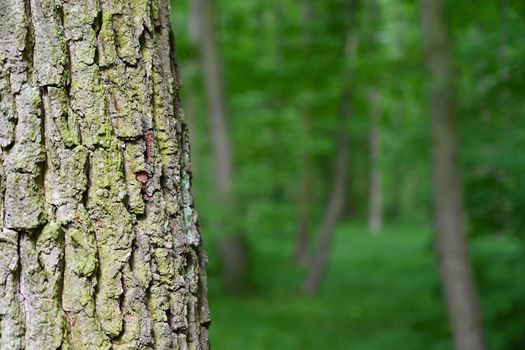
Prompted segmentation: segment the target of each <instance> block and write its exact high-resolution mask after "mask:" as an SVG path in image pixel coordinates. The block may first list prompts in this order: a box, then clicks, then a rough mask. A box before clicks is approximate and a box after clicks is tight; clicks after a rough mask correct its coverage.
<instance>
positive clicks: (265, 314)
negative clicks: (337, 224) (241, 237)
mask: <svg viewBox="0 0 525 350" xmlns="http://www.w3.org/2000/svg"><path fill="white" fill-rule="evenodd" d="M431 242H432V239H431V234H430V232H429V230H427V229H424V228H423V229H422V228H418V227H416V228H414V227H404V226H397V227H391V228H388V229H386V230H385V231H384V233H383V234H381V235H380V236H371V235H370V234H369V233H368V232H367V230H366V228H365V227H364V226H362V225H345V226H343V227H341V229H340V230H339V231H338V232H337V235H336V238H335V241H334V245H333V250H332V254H331V258H330V263H329V268H328V271H327V273H326V276H325V280H324V284H323V288H322V290H321V292H320V293H319V295H317V296H314V297H305V296H302V295H301V294H300V293H298V291H297V290H298V288H297V286H298V285H300V283H301V280H302V278H303V277H304V271H302V270H301V269H300V268H298V267H297V266H295V264H294V263H293V262H292V260H291V258H290V257H291V256H292V251H293V243H294V241H293V237H281V236H273V237H272V236H265V237H259V238H257V237H254V238H253V241H252V242H250V243H251V244H252V246H253V247H255V248H253V249H252V270H251V279H252V282H253V283H254V288H253V292H251V293H247V294H244V295H229V294H227V293H225V292H224V291H223V290H222V289H221V288H220V287H219V282H218V277H217V275H216V271H215V270H214V268H213V266H212V268H211V273H210V286H211V288H210V305H211V309H212V315H213V324H212V328H211V335H210V337H211V341H212V347H213V349H214V350H235V349H248V350H270V349H272V350H275V349H282V350H295V349H297V350H299V349H301V350H316V349H331V350H337V349H341V350H343V349H345V350H347V349H358V350H367V349H370V350H389V349H400V350H411V349H414V350H416V349H417V350H419V349H435V350H438V349H439V350H445V349H452V345H451V341H450V332H449V328H448V325H447V319H446V313H445V309H444V305H443V301H442V297H441V290H440V287H439V279H438V274H437V270H436V267H435V264H434V258H433V253H432V245H431ZM494 242H496V243H495V244H494ZM498 242H499V243H498ZM501 242H502V241H501V240H498V241H496V240H494V239H491V240H490V241H489V242H486V241H485V243H483V242H482V243H480V244H478V246H479V247H478V248H477V250H476V252H478V251H479V253H478V254H476V256H480V258H479V259H481V260H483V261H487V260H490V259H492V261H493V260H494V259H493V258H494V257H496V258H497V257H501V256H505V257H508V256H516V255H517V254H518V256H519V254H520V252H519V250H517V249H516V246H517V244H515V243H514V242H513V243H501ZM494 247H496V248H494ZM498 247H499V248H498ZM498 249H499V252H500V254H499V255H498V253H497V252H498ZM494 251H496V253H494ZM511 252H514V253H513V254H511ZM212 257H213V255H212ZM511 260H512V259H511ZM497 261H499V260H498V259H497ZM514 263H515V262H513V261H504V262H503V263H502V264H503V265H501V264H499V265H498V263H491V266H500V267H501V266H508V264H514ZM501 269H502V270H505V268H501ZM507 277H508V278H515V277H516V276H514V275H513V276H507ZM507 277H502V276H501V274H500V273H497V272H496V273H494V276H492V277H490V274H489V277H486V278H488V280H487V281H485V282H484V284H487V285H488V286H489V287H493V289H495V290H499V294H497V293H496V294H494V293H486V294H487V295H488V296H487V297H486V298H484V301H485V299H487V303H489V304H490V305H492V304H494V305H497V304H498V303H497V301H499V302H500V304H501V299H504V298H506V295H507V294H505V292H503V293H502V291H501V289H500V288H498V286H497V285H495V284H498V283H505V281H508V278H507ZM488 289H490V288H488ZM516 294H519V293H516ZM521 300H523V298H522V299H521ZM503 304H504V305H505V306H501V305H499V307H500V308H503V309H504V310H503V311H504V312H508V311H509V310H507V309H505V307H507V308H508V305H507V304H508V303H505V302H503ZM514 304H515V303H514ZM514 304H513V305H514ZM488 309H489V311H490V310H493V308H492V307H489V308H488ZM493 313H494V315H492V316H490V317H492V318H494V319H495V320H499V318H501V317H500V316H501V314H502V312H500V311H497V310H496V311H494V310H493ZM489 314H490V312H489ZM489 322H490V320H489ZM511 323H513V324H515V322H511ZM518 326H520V324H518ZM518 326H516V327H515V328H516V331H517V332H518V333H519V332H520V329H519V327H518ZM489 333H490V334H489V335H490V343H491V344H494V346H492V347H491V348H493V349H504V348H505V347H504V345H503V344H508V343H509V342H508V341H507V338H505V336H504V335H502V332H501V331H498V330H495V331H494V332H489ZM513 336H514V337H515V335H513ZM518 336H519V334H518ZM507 348H508V349H510V348H511V347H508V345H507V347H506V348H505V349H507ZM516 349H518V347H516Z"/></svg>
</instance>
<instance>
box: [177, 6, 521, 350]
mask: <svg viewBox="0 0 525 350" xmlns="http://www.w3.org/2000/svg"><path fill="white" fill-rule="evenodd" d="M359 2H360V6H359V7H358V12H357V15H356V17H355V18H356V22H355V23H353V25H354V26H353V27H354V28H356V30H357V32H358V45H357V56H356V57H355V58H354V59H353V60H351V61H349V60H347V59H345V49H346V47H345V45H346V32H347V29H348V25H349V23H348V18H350V16H349V15H348V6H347V5H348V1H347V0H310V1H309V3H310V5H311V15H310V16H306V15H305V7H304V3H305V1H303V0H283V1H277V2H275V1H270V0H261V1H234V0H218V1H216V2H214V5H215V12H214V15H215V22H216V28H215V29H216V37H217V39H218V43H219V47H220V51H221V57H222V59H223V63H224V68H225V84H226V90H227V105H228V121H229V126H230V131H231V135H230V137H231V142H232V145H233V153H234V158H235V167H236V172H235V191H236V195H237V198H238V202H239V203H238V211H237V212H236V213H235V218H234V220H235V222H234V225H235V227H236V229H237V230H239V231H242V232H244V233H245V234H246V236H247V237H246V238H247V240H248V242H249V243H250V244H249V245H250V260H252V261H251V263H252V264H251V266H252V270H251V271H250V276H251V279H252V283H253V286H252V287H253V291H252V292H253V293H250V294H248V295H244V296H240V297H238V296H235V297H233V296H227V295H225V293H224V289H223V287H224V286H222V285H221V282H220V280H219V278H218V277H217V276H219V272H220V269H221V267H220V266H219V264H218V263H217V261H218V256H217V255H216V254H217V252H216V250H217V249H216V245H215V244H214V243H215V242H216V241H217V239H218V236H220V235H221V232H214V230H213V226H212V225H211V222H213V219H214V218H216V217H218V216H221V215H222V210H221V208H217V206H216V205H214V204H213V201H212V193H213V185H214V171H213V166H212V162H211V159H212V150H211V146H210V142H209V137H208V134H209V125H208V122H207V118H206V108H205V101H204V98H203V91H202V90H203V86H202V82H201V80H202V76H201V71H200V69H199V64H200V63H199V61H198V56H199V55H198V52H197V51H198V50H197V49H196V47H195V43H193V42H192V41H191V40H190V39H189V37H190V36H189V34H188V33H189V30H188V19H189V18H190V16H189V6H188V3H187V2H186V1H177V2H174V3H173V8H174V17H173V21H174V28H175V31H176V38H177V48H178V56H179V61H180V64H181V67H182V68H181V71H182V73H183V81H184V84H185V89H184V90H183V92H184V94H185V96H183V100H184V101H185V103H186V112H187V114H188V121H189V123H190V124H191V127H192V130H193V135H192V136H193V137H192V142H193V145H192V146H193V164H194V170H195V178H194V180H195V181H194V182H195V186H194V189H195V194H196V205H197V207H198V209H199V213H200V219H201V223H202V226H203V230H204V232H205V234H204V236H205V241H206V242H207V243H208V249H207V250H208V252H209V254H210V261H211V265H210V275H211V280H210V286H211V290H212V295H211V305H212V308H213V309H214V310H213V311H214V327H212V337H213V339H212V340H213V343H214V346H215V348H218V349H235V348H241V347H242V348H245V347H246V344H250V349H274V348H275V349H279V348H282V349H324V348H326V347H327V344H329V345H330V348H333V349H339V348H340V349H348V348H352V349H354V348H355V349H421V348H430V349H450V348H451V344H450V334H449V330H448V326H447V320H446V316H445V311H444V309H443V305H442V302H441V291H440V284H439V279H438V276H437V272H436V271H435V267H434V266H435V261H434V259H433V256H432V254H431V251H432V245H431V238H430V237H429V233H428V232H427V231H428V230H426V229H421V228H420V227H414V225H412V227H408V228H405V227H395V228H389V229H387V231H386V232H384V235H382V236H381V237H379V238H376V237H369V236H367V235H364V234H363V232H364V231H366V230H365V229H364V228H363V227H361V226H359V225H356V226H354V225H352V226H348V227H344V228H343V229H341V230H340V233H339V236H338V240H337V242H336V248H335V250H334V251H333V252H332V262H331V266H330V272H329V275H328V279H327V284H326V288H325V289H324V291H323V293H322V295H321V296H320V297H319V298H304V297H300V296H298V295H297V294H296V288H297V286H298V285H299V284H300V281H301V280H302V278H303V277H304V271H303V270H301V269H299V268H298V267H296V266H295V265H294V264H293V263H292V262H291V260H292V256H293V251H294V248H295V239H296V234H297V230H298V220H297V218H298V216H299V215H298V207H299V206H298V204H299V203H298V201H299V200H300V198H301V196H300V194H301V191H302V189H301V188H300V183H301V175H302V174H303V173H304V172H305V171H307V172H308V173H309V174H311V177H312V184H311V188H310V190H311V197H312V201H311V202H312V203H310V207H311V210H310V213H311V222H312V225H311V228H310V231H311V232H312V233H316V232H317V227H318V225H319V222H320V217H321V216H322V214H323V212H324V209H325V205H326V204H325V203H326V199H327V197H328V191H329V189H330V185H331V182H332V171H333V168H334V166H333V163H334V160H335V154H336V147H337V145H336V142H335V140H336V137H335V135H336V134H337V132H338V131H339V129H340V124H339V115H340V113H341V105H342V104H343V103H342V102H343V101H342V100H343V97H342V96H343V90H344V89H345V88H347V87H350V94H349V95H350V97H349V100H350V102H351V104H352V118H351V122H350V125H349V127H348V130H346V132H347V133H348V137H349V139H350V144H351V156H350V159H349V160H348V162H349V164H350V179H349V190H348V193H347V194H346V200H347V202H348V203H349V204H348V206H347V208H346V213H345V215H346V217H351V216H352V215H354V217H357V219H358V220H359V219H360V218H362V217H364V216H366V214H367V210H368V176H369V168H370V161H369V155H368V147H369V146H368V137H369V130H370V125H371V124H370V118H369V114H370V111H371V109H372V106H371V105H370V102H369V100H368V99H367V92H368V91H369V90H370V89H371V88H373V89H377V90H379V92H380V94H381V98H380V102H379V106H378V107H379V111H380V114H381V121H380V125H379V130H380V135H381V136H380V137H381V146H382V152H381V156H380V160H379V166H380V169H381V171H382V175H383V176H382V177H383V192H384V196H383V197H384V213H385V216H386V222H387V226H389V225H390V224H391V223H393V222H399V221H401V222H412V223H413V224H414V223H417V224H418V225H421V227H427V226H429V223H430V222H431V215H430V214H431V211H432V203H431V154H430V153H431V152H430V143H431V139H430V128H431V125H430V117H429V107H428V96H427V92H426V91H427V82H428V73H427V72H426V69H425V64H424V60H423V55H422V42H421V35H420V18H419V10H420V9H419V6H418V4H419V2H417V1H401V0H376V1H372V0H360V1H359ZM374 3H375V4H374ZM447 3H448V6H447V16H446V18H447V20H448V21H449V23H448V24H449V28H450V32H451V34H452V38H453V43H452V44H453V49H454V57H453V59H454V65H455V68H456V79H457V81H456V86H455V88H456V92H457V107H458V108H457V109H458V112H459V125H458V128H459V132H460V135H461V138H460V158H461V159H460V160H461V168H462V176H463V178H464V184H465V201H466V205H467V209H468V213H469V216H470V222H469V228H470V232H471V236H472V237H473V239H474V244H473V245H472V253H473V257H474V261H475V266H476V271H477V277H478V279H479V284H480V287H481V292H482V302H483V309H484V315H485V322H486V325H487V332H488V339H489V345H490V348H491V349H502V350H503V349H510V350H514V349H516V350H517V349H523V348H525V344H524V341H525V340H524V334H523V331H522V330H523V329H525V325H524V320H525V318H524V317H523V315H524V314H525V310H523V305H525V300H524V299H523V295H525V286H524V285H523V283H524V282H522V280H523V278H522V276H523V275H524V273H525V271H524V267H523V264H524V261H525V258H524V257H525V253H524V252H523V251H522V248H521V247H520V245H523V238H525V215H523V213H524V212H525V181H524V176H523V174H525V153H524V152H522V151H521V150H523V149H525V133H524V132H523V127H521V126H522V124H523V122H524V120H525V117H524V111H525V108H524V107H525V106H524V103H523V100H524V96H523V95H524V91H525V41H524V40H523V33H525V2H523V1H512V0H506V1H505V0H502V1H493V0H481V1H477V2H475V3H474V2H472V1H467V0H461V1H452V0H449V1H447ZM346 72H351V73H350V74H346ZM188 106H190V107H188ZM305 159H306V160H307V162H305V161H304V160H305ZM304 163H307V166H306V167H305V165H304ZM314 241H315V239H314Z"/></svg>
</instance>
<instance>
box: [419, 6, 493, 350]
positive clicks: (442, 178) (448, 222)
mask: <svg viewBox="0 0 525 350" xmlns="http://www.w3.org/2000/svg"><path fill="white" fill-rule="evenodd" d="M421 5H422V6H421V18H422V32H423V40H424V45H425V51H426V57H427V65H428V69H429V72H430V75H431V85H432V97H431V115H432V153H433V160H432V163H433V179H434V180H433V191H434V210H435V224H436V229H437V253H438V256H439V265H440V270H441V277H442V281H443V286H444V290H445V296H446V301H447V305H448V312H449V319H450V323H451V326H452V331H453V333H454V344H455V347H456V349H457V350H483V349H485V343H484V335H483V329H482V321H481V312H480V307H479V303H478V295H477V291H476V287H475V283H474V278H473V274H472V269H471V266H470V261H469V258H468V249H467V243H466V238H465V210H464V203H463V189H462V185H461V177H460V174H459V173H460V172H459V164H458V141H457V130H456V122H457V120H456V119H457V116H456V106H455V104H456V101H455V99H456V97H455V95H454V91H455V86H454V72H453V62H452V51H451V47H450V39H449V37H448V31H447V28H446V24H445V19H444V14H443V11H444V8H443V3H442V1H441V0H422V2H421Z"/></svg>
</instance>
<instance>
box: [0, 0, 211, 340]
mask: <svg viewBox="0 0 525 350" xmlns="http://www.w3.org/2000/svg"><path fill="white" fill-rule="evenodd" d="M169 19H170V8H169V1H167V0H155V1H152V2H147V1H144V2H141V1H133V2H129V3H128V2H123V1H114V0H102V1H94V0H93V1H90V0H86V1H69V0H63V1H60V2H59V1H56V2H54V1H39V0H31V1H20V0H2V1H1V2H0V38H1V39H0V110H1V113H0V162H1V163H2V166H1V167H0V348H1V349H6V350H7V349H9V350H18V349H34V350H46V349H72V350H75V349H78V350H80V349H108V350H109V349H146V348H147V349H179V348H180V349H183V348H184V349H186V348H189V349H208V348H209V347H208V331H207V328H208V324H209V322H210V316H209V313H208V306H207V301H206V277H205V272H204V264H205V260H206V258H205V256H204V254H203V252H202V250H201V247H200V246H201V240H200V234H199V232H198V227H197V224H196V213H195V211H194V209H193V203H192V196H191V193H190V177H191V174H190V171H191V170H190V165H189V148H188V134H187V129H186V126H185V124H184V121H183V119H182V112H181V108H180V107H181V105H180V102H179V100H178V98H177V96H178V90H179V86H180V84H179V80H178V73H177V70H176V66H175V61H174V60H175V57H174V55H175V52H174V48H173V46H172V45H173V41H172V40H171V31H170V20H169Z"/></svg>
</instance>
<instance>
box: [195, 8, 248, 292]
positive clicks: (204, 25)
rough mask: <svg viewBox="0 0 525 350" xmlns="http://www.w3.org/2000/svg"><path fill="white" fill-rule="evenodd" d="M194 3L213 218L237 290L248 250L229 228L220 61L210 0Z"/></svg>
mask: <svg viewBox="0 0 525 350" xmlns="http://www.w3.org/2000/svg"><path fill="white" fill-rule="evenodd" d="M192 1H194V2H195V4H194V10H195V11H196V16H195V17H194V18H195V19H196V21H197V22H198V24H197V26H198V29H197V31H198V38H199V43H200V52H201V59H202V65H203V75H204V86H205V90H206V91H205V92H206V101H207V107H208V117H209V121H210V136H211V140H212V146H213V157H214V159H213V166H214V175H215V184H214V185H215V191H216V192H215V201H214V202H215V204H216V207H217V208H222V209H221V210H220V213H221V218H219V219H218V220H216V222H215V223H214V224H215V229H216V230H217V231H218V233H219V234H221V235H222V237H221V239H220V241H219V251H220V255H221V260H222V263H223V268H224V280H225V282H226V284H227V286H228V287H229V288H230V289H232V290H234V291H238V290H241V289H242V288H243V285H242V284H243V283H242V275H243V273H244V270H245V269H246V265H247V249H246V245H245V242H244V240H243V239H242V237H241V236H240V235H239V233H238V232H235V233H231V232H228V231H230V230H231V229H232V223H231V220H232V218H233V214H234V211H235V207H236V200H235V195H234V192H233V172H234V169H233V168H234V166H233V156H232V147H231V143H230V132H229V129H228V119H227V109H226V98H225V91H224V90H225V83H224V72H223V64H222V60H221V57H220V54H219V50H218V47H217V41H216V39H215V28H214V17H213V12H212V10H213V9H212V3H211V2H210V0H192Z"/></svg>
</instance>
